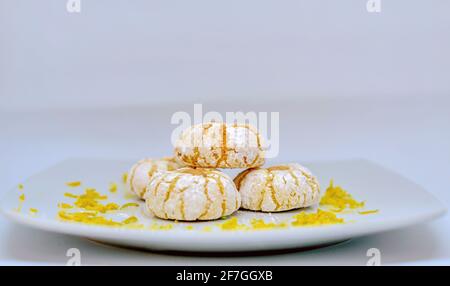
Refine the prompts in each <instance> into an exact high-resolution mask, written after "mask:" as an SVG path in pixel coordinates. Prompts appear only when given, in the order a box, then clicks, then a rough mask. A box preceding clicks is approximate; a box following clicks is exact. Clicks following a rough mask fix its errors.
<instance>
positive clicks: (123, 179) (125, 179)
mask: <svg viewBox="0 0 450 286" xmlns="http://www.w3.org/2000/svg"><path fill="white" fill-rule="evenodd" d="M127 180H128V173H123V174H122V182H123V183H124V184H126V183H127Z"/></svg>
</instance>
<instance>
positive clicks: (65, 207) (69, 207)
mask: <svg viewBox="0 0 450 286" xmlns="http://www.w3.org/2000/svg"><path fill="white" fill-rule="evenodd" d="M58 207H59V208H61V209H71V208H73V206H71V205H70V204H66V203H59V204H58Z"/></svg>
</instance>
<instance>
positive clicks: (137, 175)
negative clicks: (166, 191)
mask: <svg viewBox="0 0 450 286" xmlns="http://www.w3.org/2000/svg"><path fill="white" fill-rule="evenodd" d="M181 167H183V165H181V164H180V163H178V162H177V161H175V160H174V158H171V157H165V158H162V159H150V158H146V159H142V160H140V161H138V162H137V163H136V164H134V165H133V166H132V167H131V169H130V171H129V172H128V175H127V182H126V184H127V187H128V189H129V190H130V191H132V192H133V193H135V194H136V195H138V196H139V197H140V198H141V199H142V198H143V196H144V193H145V189H146V188H147V185H148V183H149V182H150V179H151V177H152V176H153V175H154V174H155V173H156V172H157V171H173V170H176V169H178V168H181Z"/></svg>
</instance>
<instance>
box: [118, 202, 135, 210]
mask: <svg viewBox="0 0 450 286" xmlns="http://www.w3.org/2000/svg"><path fill="white" fill-rule="evenodd" d="M129 207H139V204H138V203H126V204H124V205H122V206H121V207H120V209H121V210H123V209H126V208H129Z"/></svg>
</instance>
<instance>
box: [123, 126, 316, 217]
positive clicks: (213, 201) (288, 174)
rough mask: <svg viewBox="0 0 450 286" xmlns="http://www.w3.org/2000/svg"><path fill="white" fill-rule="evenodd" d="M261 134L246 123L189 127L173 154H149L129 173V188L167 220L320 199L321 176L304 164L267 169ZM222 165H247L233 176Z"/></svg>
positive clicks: (283, 207)
mask: <svg viewBox="0 0 450 286" xmlns="http://www.w3.org/2000/svg"><path fill="white" fill-rule="evenodd" d="M264 162H265V157H264V150H263V146H262V143H261V136H260V134H259V133H258V131H257V130H256V129H255V128H253V127H252V126H250V125H247V124H226V123H214V122H211V123H205V124H199V125H194V126H191V127H190V128H188V129H186V130H184V131H183V132H182V134H181V136H180V138H179V139H178V141H177V142H176V144H175V156H174V158H163V159H158V160H152V159H144V160H141V161H139V162H137V163H136V164H135V165H134V166H133V167H132V168H131V170H130V172H129V174H128V178H127V185H128V187H129V189H130V190H131V191H132V192H134V193H136V194H137V195H138V196H139V197H140V198H142V199H145V202H146V206H147V208H148V210H149V211H150V212H151V213H153V214H154V215H155V216H157V217H159V218H163V219H172V220H183V221H195V220H213V219H219V218H221V217H224V216H228V215H231V214H232V213H234V212H235V211H237V210H238V209H239V208H243V209H248V210H253V211H262V212H277V211H285V210H291V209H296V208H302V207H308V206H311V205H313V204H316V203H317V202H318V201H319V198H320V191H319V184H318V181H317V179H316V178H315V177H314V176H313V175H312V174H311V172H310V171H309V170H308V169H306V168H305V167H302V166H300V165H299V164H286V165H280V166H272V167H269V168H262V167H261V166H262V165H263V164H264ZM219 168H226V169H230V168H233V169H234V168H239V169H242V168H244V169H246V170H245V171H243V172H241V173H240V174H239V175H237V176H236V178H235V179H234V181H233V180H232V179H231V178H230V177H229V176H228V175H226V174H225V173H223V172H220V171H219V170H217V169H219Z"/></svg>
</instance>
